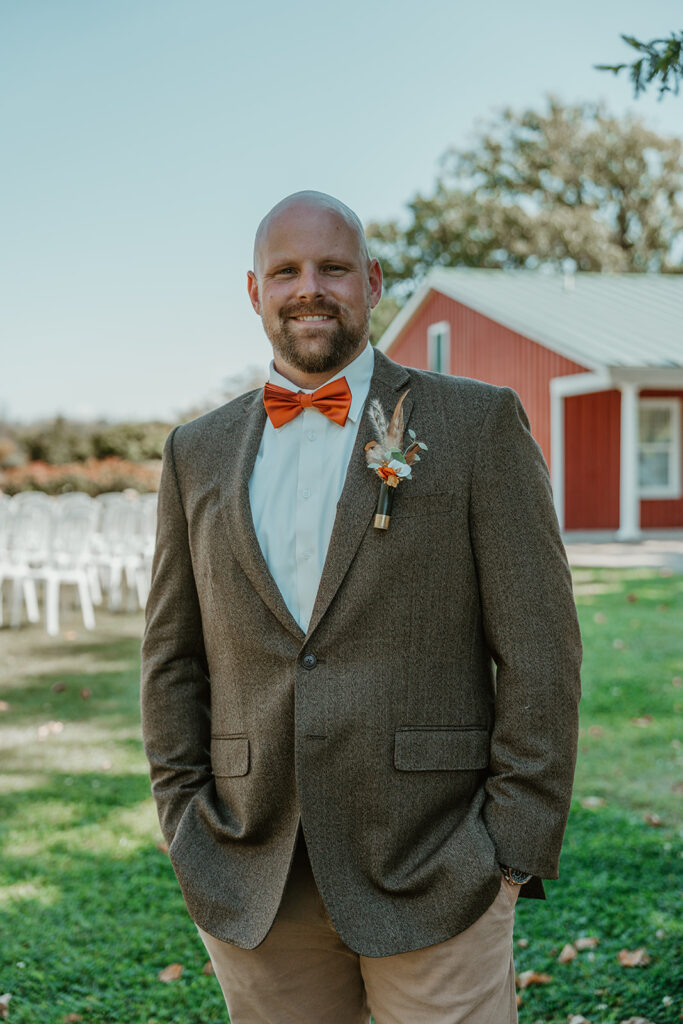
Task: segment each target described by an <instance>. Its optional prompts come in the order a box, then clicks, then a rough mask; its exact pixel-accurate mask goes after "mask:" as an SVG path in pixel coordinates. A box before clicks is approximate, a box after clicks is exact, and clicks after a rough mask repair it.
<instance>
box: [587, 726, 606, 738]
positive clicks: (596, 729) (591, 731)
mask: <svg viewBox="0 0 683 1024" xmlns="http://www.w3.org/2000/svg"><path fill="white" fill-rule="evenodd" d="M588 735H589V736H592V737H593V739H594V740H599V739H600V738H601V737H602V736H604V735H605V730H604V729H603V727H602V726H601V725H589V726H588Z"/></svg>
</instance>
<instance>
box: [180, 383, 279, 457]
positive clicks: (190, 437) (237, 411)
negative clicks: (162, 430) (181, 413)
mask: <svg viewBox="0 0 683 1024" xmlns="http://www.w3.org/2000/svg"><path fill="white" fill-rule="evenodd" d="M262 392H263V389H262V388H254V389H253V391H247V392H245V394H243V395H238V397H237V398H233V399H232V400H231V401H230V402H226V404H225V405H221V406H219V407H218V408H217V409H212V410H211V411H210V412H207V413H204V415H203V416H198V417H197V418H196V419H194V420H188V422H187V423H181V424H179V425H178V426H176V427H174V428H173V431H172V435H173V450H174V453H176V454H180V455H182V454H185V453H187V454H191V453H193V452H196V451H197V450H198V449H204V448H207V447H209V448H211V447H212V446H213V444H214V443H216V441H217V440H218V438H219V437H220V438H225V434H226V432H229V431H230V430H231V429H233V428H234V427H235V426H236V425H238V424H239V423H240V422H241V421H242V419H243V418H244V416H245V415H247V414H248V413H249V412H251V411H253V409H254V407H255V406H256V405H258V403H259V402H260V401H261V395H262Z"/></svg>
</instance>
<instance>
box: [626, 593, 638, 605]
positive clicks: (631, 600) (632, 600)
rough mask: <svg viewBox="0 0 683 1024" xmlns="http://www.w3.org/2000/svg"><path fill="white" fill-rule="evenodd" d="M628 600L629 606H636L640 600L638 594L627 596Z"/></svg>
mask: <svg viewBox="0 0 683 1024" xmlns="http://www.w3.org/2000/svg"><path fill="white" fill-rule="evenodd" d="M626 600H627V601H628V603H629V604H635V603H636V601H637V600H638V595H637V594H627V595H626Z"/></svg>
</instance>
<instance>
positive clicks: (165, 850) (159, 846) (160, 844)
mask: <svg viewBox="0 0 683 1024" xmlns="http://www.w3.org/2000/svg"><path fill="white" fill-rule="evenodd" d="M155 846H156V848H157V850H159V851H160V852H161V853H168V843H164V842H158V843H155Z"/></svg>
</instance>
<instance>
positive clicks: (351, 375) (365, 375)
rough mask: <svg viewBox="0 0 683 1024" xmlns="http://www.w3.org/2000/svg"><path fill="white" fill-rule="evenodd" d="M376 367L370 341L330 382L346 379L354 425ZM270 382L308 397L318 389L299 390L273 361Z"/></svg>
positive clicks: (269, 376)
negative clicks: (276, 367) (280, 371)
mask: <svg viewBox="0 0 683 1024" xmlns="http://www.w3.org/2000/svg"><path fill="white" fill-rule="evenodd" d="M374 365H375V351H374V349H373V347H372V345H371V344H370V342H369V341H368V343H367V345H366V346H365V348H364V349H363V351H362V352H361V353H360V355H357V356H356V358H355V359H353V360H352V361H351V362H350V363H348V364H347V365H346V366H345V367H344V368H343V369H342V370H340V371H339V373H335V375H334V377H330V380H338V379H339V377H346V383H347V384H348V385H349V390H350V391H351V407H350V409H349V417H348V418H349V419H350V420H351V422H352V423H355V422H356V420H357V419H358V417H359V416H360V414H361V412H362V409H363V405H364V403H365V399H366V398H367V397H368V391H369V390H370V378H371V377H372V371H373V369H374ZM268 380H269V382H270V383H271V384H277V386H278V387H281V388H287V390H288V391H303V392H304V394H306V395H310V394H312V393H313V392H314V391H315V390H316V388H298V387H297V386H296V384H292V382H291V380H287V378H286V377H283V376H282V374H281V373H278V372H277V370H276V369H275V362H274V360H272V359H271V361H270V366H269V367H268ZM329 382H330V381H325V383H326V384H329ZM321 386H322V385H321Z"/></svg>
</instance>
